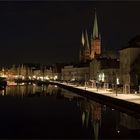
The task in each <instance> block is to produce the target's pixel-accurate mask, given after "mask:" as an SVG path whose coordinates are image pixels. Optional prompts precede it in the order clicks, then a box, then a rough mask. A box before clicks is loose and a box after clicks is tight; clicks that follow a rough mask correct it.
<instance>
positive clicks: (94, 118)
mask: <svg viewBox="0 0 140 140" xmlns="http://www.w3.org/2000/svg"><path fill="white" fill-rule="evenodd" d="M80 109H81V114H82V115H81V116H82V117H81V118H82V126H83V127H86V128H88V126H89V124H90V125H91V129H92V131H93V136H94V139H98V135H99V127H100V125H101V105H100V104H99V103H97V102H94V101H92V100H89V99H87V98H84V100H81V103H80Z"/></svg>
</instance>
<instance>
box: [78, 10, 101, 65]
mask: <svg viewBox="0 0 140 140" xmlns="http://www.w3.org/2000/svg"><path fill="white" fill-rule="evenodd" d="M90 36H91V39H90V40H89V37H88V33H87V30H86V31H84V32H82V38H81V39H82V40H81V41H82V46H81V48H80V62H88V61H90V60H93V59H95V58H98V57H99V56H100V54H101V37H100V34H99V31H98V23H97V15H96V11H95V17H94V25H93V32H92V34H91V35H90Z"/></svg>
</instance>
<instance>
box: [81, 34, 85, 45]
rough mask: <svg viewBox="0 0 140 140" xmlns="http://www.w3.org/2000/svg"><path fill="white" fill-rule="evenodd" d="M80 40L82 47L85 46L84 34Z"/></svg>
mask: <svg viewBox="0 0 140 140" xmlns="http://www.w3.org/2000/svg"><path fill="white" fill-rule="evenodd" d="M81 39H82V40H81V41H82V45H83V46H84V45H85V38H84V33H83V32H82V38H81Z"/></svg>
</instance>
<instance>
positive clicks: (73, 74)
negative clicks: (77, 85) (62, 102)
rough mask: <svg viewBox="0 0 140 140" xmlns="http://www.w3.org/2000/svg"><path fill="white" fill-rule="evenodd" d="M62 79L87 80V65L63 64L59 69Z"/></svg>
mask: <svg viewBox="0 0 140 140" xmlns="http://www.w3.org/2000/svg"><path fill="white" fill-rule="evenodd" d="M61 72H62V78H61V79H62V80H64V81H88V80H89V66H74V65H69V66H64V68H63V69H62V70H61Z"/></svg>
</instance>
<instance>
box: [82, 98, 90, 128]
mask: <svg viewBox="0 0 140 140" xmlns="http://www.w3.org/2000/svg"><path fill="white" fill-rule="evenodd" d="M80 108H81V112H82V125H83V126H86V127H88V124H89V114H90V103H89V102H88V101H87V100H83V101H81V104H80Z"/></svg>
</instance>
